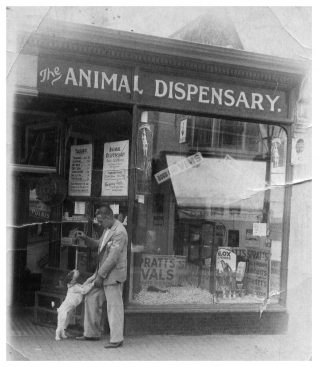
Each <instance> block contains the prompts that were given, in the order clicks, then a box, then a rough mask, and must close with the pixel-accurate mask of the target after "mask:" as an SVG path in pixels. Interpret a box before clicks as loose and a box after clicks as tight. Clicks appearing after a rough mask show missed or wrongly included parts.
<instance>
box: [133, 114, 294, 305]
mask: <svg viewBox="0 0 318 367" xmlns="http://www.w3.org/2000/svg"><path fill="white" fill-rule="evenodd" d="M137 139H138V142H137V162H136V163H137V169H136V179H137V185H136V192H135V201H134V216H133V221H134V223H133V236H132V244H131V246H132V247H131V249H132V251H131V284H132V286H131V287H130V302H131V303H134V304H141V305H170V304H201V305H204V304H205V305H213V304H218V303H219V304H227V303H261V302H263V301H264V299H265V298H267V297H269V296H272V300H271V301H272V302H277V301H278V297H279V295H278V294H279V292H280V288H279V287H280V267H281V248H282V223H283V207H284V183H285V167H286V141H287V140H286V134H285V131H284V130H283V129H282V128H280V127H278V126H271V125H263V124H258V123H248V122H244V121H229V120H224V119H215V118H205V117H196V116H188V115H178V114H172V113H164V112H157V111H151V112H150V111H144V112H143V113H142V118H141V122H140V123H139V125H138V134H137Z"/></svg>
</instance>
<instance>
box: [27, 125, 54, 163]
mask: <svg viewBox="0 0 318 367" xmlns="http://www.w3.org/2000/svg"><path fill="white" fill-rule="evenodd" d="M58 140H59V137H58V126H57V125H56V124H54V125H53V124H35V125H28V126H26V127H25V141H24V156H23V157H22V159H21V163H22V164H28V165H35V166H50V167H56V165H57V159H58V154H59V152H58Z"/></svg>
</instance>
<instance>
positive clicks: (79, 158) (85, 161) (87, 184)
mask: <svg viewBox="0 0 318 367" xmlns="http://www.w3.org/2000/svg"><path fill="white" fill-rule="evenodd" d="M92 150H93V149H92V144H85V145H73V146H71V159H70V173H69V181H68V194H69V195H70V196H90V194H91V182H92Z"/></svg>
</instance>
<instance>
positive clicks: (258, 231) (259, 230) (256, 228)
mask: <svg viewBox="0 0 318 367" xmlns="http://www.w3.org/2000/svg"><path fill="white" fill-rule="evenodd" d="M253 236H260V237H265V236H266V223H253Z"/></svg>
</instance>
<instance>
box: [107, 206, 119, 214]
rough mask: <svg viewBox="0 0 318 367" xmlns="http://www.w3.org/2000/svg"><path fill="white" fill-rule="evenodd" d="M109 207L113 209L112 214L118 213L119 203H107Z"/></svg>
mask: <svg viewBox="0 0 318 367" xmlns="http://www.w3.org/2000/svg"><path fill="white" fill-rule="evenodd" d="M109 207H110V209H111V210H112V211H113V214H119V205H118V204H112V205H109Z"/></svg>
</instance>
